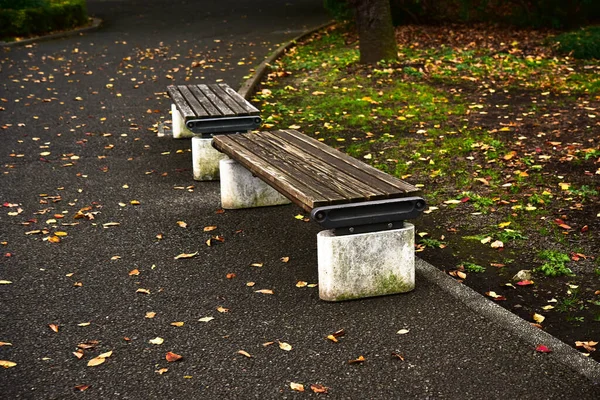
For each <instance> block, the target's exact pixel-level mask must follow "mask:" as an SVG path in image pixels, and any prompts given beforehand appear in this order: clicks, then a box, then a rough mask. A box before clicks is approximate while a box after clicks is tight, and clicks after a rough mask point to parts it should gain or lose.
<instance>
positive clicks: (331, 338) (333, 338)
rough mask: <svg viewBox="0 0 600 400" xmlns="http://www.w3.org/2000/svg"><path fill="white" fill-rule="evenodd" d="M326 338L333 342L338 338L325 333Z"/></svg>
mask: <svg viewBox="0 0 600 400" xmlns="http://www.w3.org/2000/svg"><path fill="white" fill-rule="evenodd" d="M327 339H329V340H331V341H332V342H333V343H337V342H338V340H337V338H336V337H335V336H334V335H327Z"/></svg>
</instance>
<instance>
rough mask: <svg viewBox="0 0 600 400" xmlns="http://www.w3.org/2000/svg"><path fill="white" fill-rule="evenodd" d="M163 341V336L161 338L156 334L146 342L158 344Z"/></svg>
mask: <svg viewBox="0 0 600 400" xmlns="http://www.w3.org/2000/svg"><path fill="white" fill-rule="evenodd" d="M164 341H165V339H163V338H161V337H158V336H157V337H155V338H154V339H150V340H148V342H149V343H151V344H157V345H158V344H163V343H164Z"/></svg>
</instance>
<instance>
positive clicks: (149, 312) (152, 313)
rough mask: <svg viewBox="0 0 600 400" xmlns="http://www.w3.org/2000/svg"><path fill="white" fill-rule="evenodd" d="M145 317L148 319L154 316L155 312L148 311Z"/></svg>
mask: <svg viewBox="0 0 600 400" xmlns="http://www.w3.org/2000/svg"><path fill="white" fill-rule="evenodd" d="M145 317H146V318H148V319H152V318H154V317H156V313H155V312H154V311H148V312H147V313H146V315H145Z"/></svg>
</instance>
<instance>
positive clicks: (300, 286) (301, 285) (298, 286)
mask: <svg viewBox="0 0 600 400" xmlns="http://www.w3.org/2000/svg"><path fill="white" fill-rule="evenodd" d="M306 286H308V282H305V281H298V282H297V283H296V287H297V288H303V287H306Z"/></svg>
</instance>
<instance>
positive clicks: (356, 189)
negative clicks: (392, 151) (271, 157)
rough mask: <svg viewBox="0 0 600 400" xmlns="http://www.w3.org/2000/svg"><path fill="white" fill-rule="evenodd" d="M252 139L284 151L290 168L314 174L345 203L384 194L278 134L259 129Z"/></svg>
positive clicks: (277, 151)
mask: <svg viewBox="0 0 600 400" xmlns="http://www.w3.org/2000/svg"><path fill="white" fill-rule="evenodd" d="M253 140H254V141H256V142H258V143H259V144H260V145H261V146H263V147H266V148H269V149H270V151H272V152H273V153H275V154H277V153H282V152H283V153H284V154H286V161H287V162H288V163H289V165H290V168H295V169H297V170H300V171H302V172H303V173H305V174H306V175H310V176H316V177H318V178H319V179H318V181H319V182H320V184H321V185H326V186H328V187H330V188H331V189H333V190H335V191H336V192H338V193H340V194H341V195H343V196H345V197H346V198H347V199H348V202H353V201H357V200H379V199H384V198H386V197H388V196H387V194H386V193H383V192H380V191H378V190H375V189H373V188H372V187H370V186H369V185H368V184H365V183H364V182H361V181H360V180H358V179H356V178H355V177H354V176H352V175H349V174H344V173H343V172H342V171H340V170H339V169H337V168H336V167H335V166H333V165H331V164H330V163H329V162H328V160H321V159H318V158H316V157H314V155H313V154H312V153H311V152H306V151H305V150H304V149H303V148H298V147H296V146H294V145H292V144H290V143H288V142H285V141H283V140H281V135H275V134H273V133H271V132H259V133H258V134H256V135H254V136H253Z"/></svg>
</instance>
